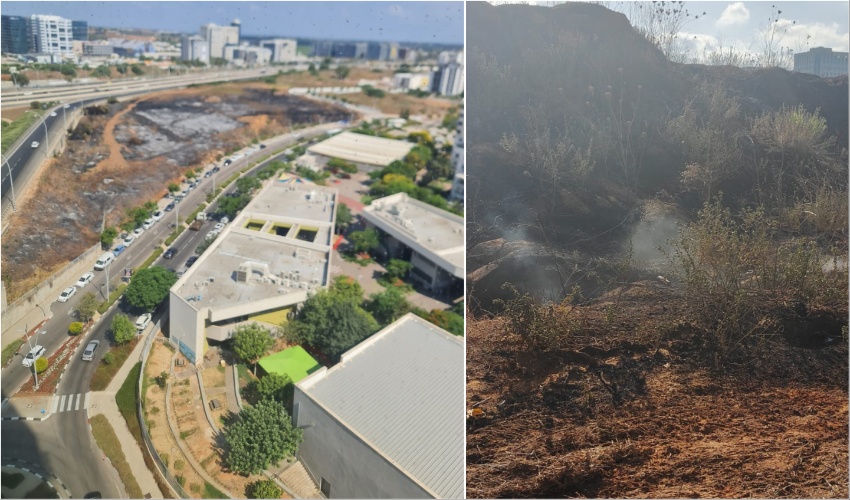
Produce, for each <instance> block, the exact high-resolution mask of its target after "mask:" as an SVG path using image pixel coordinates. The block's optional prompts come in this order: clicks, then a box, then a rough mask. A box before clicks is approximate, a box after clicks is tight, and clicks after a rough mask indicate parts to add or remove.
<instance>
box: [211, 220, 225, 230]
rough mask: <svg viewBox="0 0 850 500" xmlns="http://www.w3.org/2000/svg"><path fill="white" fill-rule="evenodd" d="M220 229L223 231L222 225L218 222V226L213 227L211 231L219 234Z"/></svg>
mask: <svg viewBox="0 0 850 500" xmlns="http://www.w3.org/2000/svg"><path fill="white" fill-rule="evenodd" d="M222 229H224V223H223V222H219V223H218V224H216V225H215V227H214V228H213V231H215V232H217V233H220V232H221V231H222Z"/></svg>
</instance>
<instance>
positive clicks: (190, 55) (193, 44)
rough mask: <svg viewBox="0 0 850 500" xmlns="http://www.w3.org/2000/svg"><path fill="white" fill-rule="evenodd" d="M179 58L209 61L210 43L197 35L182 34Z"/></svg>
mask: <svg viewBox="0 0 850 500" xmlns="http://www.w3.org/2000/svg"><path fill="white" fill-rule="evenodd" d="M180 59H182V60H183V61H201V62H205V63H208V62H210V44H209V42H208V41H207V40H205V39H204V38H203V37H200V36H197V35H190V36H184V37H183V39H182V44H181V46H180Z"/></svg>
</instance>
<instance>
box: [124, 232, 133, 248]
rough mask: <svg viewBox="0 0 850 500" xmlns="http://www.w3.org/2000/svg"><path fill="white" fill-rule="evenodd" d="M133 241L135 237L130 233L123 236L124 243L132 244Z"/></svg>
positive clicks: (126, 244)
mask: <svg viewBox="0 0 850 500" xmlns="http://www.w3.org/2000/svg"><path fill="white" fill-rule="evenodd" d="M134 241H136V237H135V236H133V235H132V234H128V235H127V237H126V238H124V245H125V246H130V245H132V244H133V242H134Z"/></svg>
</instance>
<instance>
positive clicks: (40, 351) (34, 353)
mask: <svg viewBox="0 0 850 500" xmlns="http://www.w3.org/2000/svg"><path fill="white" fill-rule="evenodd" d="M45 351H46V350H45V349H44V347H43V346H40V345H37V346H35V347H33V348H32V349H31V350H30V352H28V353H27V355H26V356H24V360H23V364H24V366H26V367H27V368H29V367H30V366H32V364H33V363H35V360H37V359H38V358H40V357H42V356H44V353H45Z"/></svg>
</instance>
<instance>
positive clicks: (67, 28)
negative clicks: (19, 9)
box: [30, 14, 74, 56]
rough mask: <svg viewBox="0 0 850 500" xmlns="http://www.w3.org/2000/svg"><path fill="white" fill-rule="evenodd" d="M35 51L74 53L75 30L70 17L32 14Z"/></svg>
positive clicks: (31, 26)
mask: <svg viewBox="0 0 850 500" xmlns="http://www.w3.org/2000/svg"><path fill="white" fill-rule="evenodd" d="M30 30H31V34H32V42H33V43H32V47H33V52H37V53H42V54H60V55H63V56H64V55H67V56H73V55H74V31H73V27H72V22H71V20H70V19H65V18H62V17H59V16H44V15H39V14H33V15H32V16H30Z"/></svg>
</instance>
